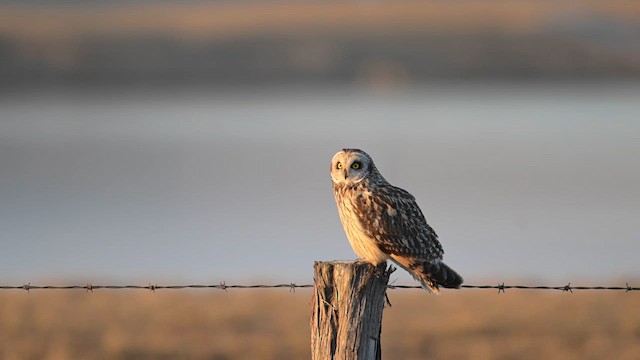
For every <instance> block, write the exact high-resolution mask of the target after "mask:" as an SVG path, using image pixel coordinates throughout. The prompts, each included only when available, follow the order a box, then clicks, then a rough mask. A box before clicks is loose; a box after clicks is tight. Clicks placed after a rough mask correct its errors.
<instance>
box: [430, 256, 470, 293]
mask: <svg viewBox="0 0 640 360" xmlns="http://www.w3.org/2000/svg"><path fill="white" fill-rule="evenodd" d="M421 270H422V274H421V275H422V276H421V277H423V278H427V279H429V281H431V282H432V283H434V284H435V285H436V287H437V286H438V285H439V286H442V287H445V288H450V289H458V288H460V285H462V282H463V281H464V280H462V276H460V274H458V273H457V272H456V271H455V270H453V269H452V268H450V267H449V265H447V264H445V263H443V262H442V261H436V262H427V263H424V264H423V265H422V269H421Z"/></svg>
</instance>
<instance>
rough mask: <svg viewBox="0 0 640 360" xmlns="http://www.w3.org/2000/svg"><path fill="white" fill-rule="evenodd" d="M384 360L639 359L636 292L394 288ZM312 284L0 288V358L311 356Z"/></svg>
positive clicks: (639, 297) (386, 323) (387, 317)
mask: <svg viewBox="0 0 640 360" xmlns="http://www.w3.org/2000/svg"><path fill="white" fill-rule="evenodd" d="M389 298H390V300H391V303H392V305H393V306H392V307H391V308H387V309H386V310H385V316H384V325H383V329H382V333H383V339H382V346H383V357H384V358H386V359H471V358H473V359H540V358H553V359H603V358H608V359H638V358H640V294H638V293H633V292H632V293H625V292H615V293H614V292H594V291H582V292H577V291H576V292H574V293H573V294H571V293H562V292H557V293H555V292H553V293H549V292H539V291H518V290H511V291H507V293H506V294H497V293H496V291H495V290H462V291H455V292H454V291H445V292H444V293H443V295H442V296H439V297H436V296H429V295H427V294H426V293H424V292H421V291H417V290H392V291H390V293H389ZM310 299H311V290H308V289H302V290H300V289H299V290H298V291H297V292H295V293H290V292H288V290H285V289H276V290H230V291H229V292H227V293H225V292H223V291H220V290H210V291H209V290H201V291H176V292H172V291H171V290H162V291H157V292H155V293H151V292H144V291H139V290H138V291H136V290H131V291H129V290H125V291H109V290H96V291H94V292H93V293H85V292H83V291H77V292H76V291H58V292H56V291H37V290H36V291H31V293H27V292H26V291H22V292H19V291H4V292H2V293H0V334H1V335H0V359H5V360H13V359H24V360H28V359H50V360H53V359H307V358H309V356H310V351H309V315H310Z"/></svg>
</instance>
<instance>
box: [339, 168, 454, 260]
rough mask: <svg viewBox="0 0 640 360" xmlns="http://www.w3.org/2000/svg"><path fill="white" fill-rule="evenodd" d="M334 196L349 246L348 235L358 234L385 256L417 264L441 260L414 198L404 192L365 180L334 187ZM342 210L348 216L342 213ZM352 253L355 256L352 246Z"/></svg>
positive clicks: (435, 241) (436, 241) (433, 236)
mask: <svg viewBox="0 0 640 360" xmlns="http://www.w3.org/2000/svg"><path fill="white" fill-rule="evenodd" d="M334 193H335V196H336V202H337V203H338V208H339V212H340V218H341V220H342V222H343V226H344V227H345V231H346V232H347V237H348V238H349V241H350V242H351V243H352V246H354V244H353V239H352V236H353V235H360V236H362V237H364V238H366V239H368V240H369V241H371V242H373V243H374V244H375V246H376V247H377V248H378V249H380V251H382V252H383V253H385V254H387V255H389V256H394V255H395V256H400V257H410V258H413V259H415V260H418V259H419V260H420V261H430V260H436V259H441V258H442V255H443V250H442V246H441V245H440V242H439V241H438V236H437V235H436V233H435V231H434V230H433V229H432V228H431V227H430V226H429V225H428V224H427V221H426V219H425V217H424V215H423V214H422V211H420V208H419V207H418V205H417V204H416V201H415V198H414V197H413V196H412V195H411V194H409V193H408V192H407V191H405V190H403V189H400V188H397V187H395V186H392V185H388V184H384V185H380V184H373V183H370V182H368V181H366V180H365V181H362V182H360V183H358V184H356V185H355V186H340V185H336V184H334ZM345 211H346V212H349V213H350V214H343V212H345ZM345 215H347V216H345ZM352 221H357V224H349V222H352ZM345 222H347V223H345ZM350 232H351V233H352V234H351V235H350V234H349V233H350ZM353 232H362V234H353ZM372 245H373V244H372ZM354 250H356V252H357V253H358V250H357V249H356V248H355V246H354ZM359 255H361V256H362V254H360V253H359Z"/></svg>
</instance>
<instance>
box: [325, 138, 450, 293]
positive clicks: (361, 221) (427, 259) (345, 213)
mask: <svg viewBox="0 0 640 360" xmlns="http://www.w3.org/2000/svg"><path fill="white" fill-rule="evenodd" d="M331 180H332V182H333V193H334V195H335V198H336V203H337V205H338V213H339V214H340V220H341V221H342V226H343V227H344V231H345V233H346V235H347V238H348V239H349V243H350V244H351V247H352V248H353V251H355V253H356V254H357V255H358V256H360V257H361V258H362V259H364V260H366V261H368V262H370V263H372V264H373V265H378V264H381V263H383V262H385V261H387V259H390V260H391V261H393V262H394V263H395V264H397V265H398V266H399V267H401V268H403V269H405V270H406V271H408V272H409V273H410V274H411V275H412V276H413V277H414V278H415V279H416V280H418V281H419V282H420V283H421V284H422V287H423V288H425V289H427V290H429V291H430V292H433V293H436V294H439V293H440V290H439V287H440V286H443V287H445V288H459V287H460V285H462V277H461V276H460V275H458V273H456V272H455V271H454V270H453V269H451V268H450V267H449V266H447V265H446V264H445V263H443V262H442V255H443V253H444V251H443V250H442V245H440V242H439V241H438V235H436V232H435V231H433V229H432V228H431V226H429V225H428V224H427V220H426V219H425V217H424V215H423V214H422V211H420V208H419V207H418V204H416V200H415V198H414V197H413V196H412V195H411V194H409V193H408V192H407V191H405V190H403V189H400V188H398V187H395V186H393V185H391V184H389V183H388V182H387V180H385V178H384V177H382V175H381V174H380V172H378V169H377V168H376V166H375V164H374V163H373V160H372V159H371V157H370V156H369V155H368V154H367V153H366V152H364V151H362V150H359V149H343V150H341V151H338V152H337V153H336V154H335V155H334V156H333V159H331Z"/></svg>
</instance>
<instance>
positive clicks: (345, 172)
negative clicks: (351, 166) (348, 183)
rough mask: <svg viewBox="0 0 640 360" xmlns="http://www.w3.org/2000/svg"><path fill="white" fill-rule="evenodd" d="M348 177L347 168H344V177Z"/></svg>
mask: <svg viewBox="0 0 640 360" xmlns="http://www.w3.org/2000/svg"><path fill="white" fill-rule="evenodd" d="M348 177H349V170H346V169H345V170H344V179H345V180H347V178H348Z"/></svg>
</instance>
